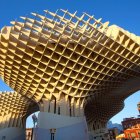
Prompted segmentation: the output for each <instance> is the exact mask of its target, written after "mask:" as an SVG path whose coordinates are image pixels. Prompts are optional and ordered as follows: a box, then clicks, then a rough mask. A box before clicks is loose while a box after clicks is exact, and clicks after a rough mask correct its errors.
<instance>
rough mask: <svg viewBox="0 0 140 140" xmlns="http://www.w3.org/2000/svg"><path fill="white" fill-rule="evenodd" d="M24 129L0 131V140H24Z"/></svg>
mask: <svg viewBox="0 0 140 140" xmlns="http://www.w3.org/2000/svg"><path fill="white" fill-rule="evenodd" d="M25 139H26V138H25V129H23V128H16V127H9V128H3V129H0V140H25Z"/></svg>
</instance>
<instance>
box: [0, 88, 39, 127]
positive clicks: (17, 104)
mask: <svg viewBox="0 0 140 140" xmlns="http://www.w3.org/2000/svg"><path fill="white" fill-rule="evenodd" d="M35 111H38V106H37V104H35V103H34V102H33V101H31V100H29V99H27V98H26V97H23V96H22V95H20V94H17V93H16V92H11V91H10V92H7V91H5V92H0V129H2V128H8V127H20V128H24V127H25V126H26V118H27V117H28V116H29V115H30V114H31V113H33V112H35Z"/></svg>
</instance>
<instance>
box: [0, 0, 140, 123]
mask: <svg viewBox="0 0 140 140" xmlns="http://www.w3.org/2000/svg"><path fill="white" fill-rule="evenodd" d="M47 9H48V10H50V11H56V10H57V9H68V10H69V11H70V12H74V11H78V13H79V14H81V13H82V12H87V13H89V14H91V15H94V16H95V17H96V18H100V17H102V18H103V22H105V21H110V24H116V25H118V26H120V27H123V28H124V29H126V30H129V31H130V32H133V33H135V34H136V35H140V0H3V1H1V2H0V28H2V27H3V26H5V25H10V21H13V20H18V19H19V16H29V14H30V12H37V13H40V14H43V10H47ZM0 90H2V91H3V90H9V89H8V88H7V87H5V86H4V85H3V83H2V82H1V81H0ZM139 101H140V92H137V93H135V94H134V95H132V96H131V97H129V98H128V99H126V101H125V104H126V106H125V109H124V110H123V111H121V112H120V113H119V114H118V115H117V116H115V117H113V118H112V121H113V122H121V120H122V118H124V117H130V116H136V115H137V114H138V111H137V103H138V102H139ZM27 124H28V126H31V122H30V121H29V120H28V123H27Z"/></svg>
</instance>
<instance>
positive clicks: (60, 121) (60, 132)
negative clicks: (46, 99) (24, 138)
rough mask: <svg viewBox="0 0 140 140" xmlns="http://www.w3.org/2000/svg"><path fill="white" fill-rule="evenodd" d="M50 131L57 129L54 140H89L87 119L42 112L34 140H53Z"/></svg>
mask: <svg viewBox="0 0 140 140" xmlns="http://www.w3.org/2000/svg"><path fill="white" fill-rule="evenodd" d="M50 129H56V132H55V134H54V140H88V130H87V124H86V120H85V117H69V116H62V115H57V114H53V113H47V112H40V113H39V115H38V127H37V128H36V129H35V130H34V140H40V139H41V140H47V139H48V140H51V131H50Z"/></svg>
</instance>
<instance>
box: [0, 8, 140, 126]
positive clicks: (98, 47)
mask: <svg viewBox="0 0 140 140" xmlns="http://www.w3.org/2000/svg"><path fill="white" fill-rule="evenodd" d="M45 13H46V15H45V16H42V15H39V14H36V13H32V15H33V18H28V17H21V18H22V19H23V20H24V21H23V22H18V21H14V22H11V23H12V24H13V26H11V27H4V28H3V29H2V30H1V35H0V59H1V62H0V75H1V76H2V79H3V80H4V81H5V82H6V83H7V84H8V85H9V86H10V87H12V88H13V89H14V90H15V91H16V92H18V93H20V94H22V95H25V96H27V97H28V98H31V99H33V100H34V101H36V102H42V101H43V100H48V101H51V100H54V99H55V101H56V100H57V101H59V100H61V99H62V98H64V99H67V101H69V107H70V105H71V104H74V107H75V108H84V109H86V110H85V115H86V117H87V121H88V122H89V124H92V123H94V117H93V116H97V117H95V118H96V119H97V121H99V122H106V121H107V120H108V119H109V117H110V116H112V115H114V114H115V113H117V112H118V111H119V110H120V109H122V107H123V101H124V99H125V98H126V97H127V96H129V95H130V94H132V93H131V91H132V90H131V91H128V92H127V90H128V89H127V85H128V84H129V82H130V83H131V82H132V79H133V80H135V79H137V78H139V76H140V38H139V37H138V36H136V35H134V34H131V33H129V32H127V31H125V30H123V29H122V28H120V27H118V26H116V25H112V26H109V22H105V23H102V22H101V19H95V18H94V17H93V16H90V15H88V14H86V13H84V14H83V15H81V16H79V17H78V16H77V14H76V12H75V13H73V14H72V13H69V12H68V11H65V10H58V11H57V12H56V13H53V12H50V11H45ZM127 82H128V83H127ZM131 85H132V84H130V87H131ZM132 87H133V89H134V85H133V86H132ZM123 89H126V91H125V90H123ZM135 89H136V88H135ZM137 89H138V88H137ZM123 91H124V93H123ZM119 93H120V94H119ZM55 106H56V102H55ZM96 106H97V107H96ZM102 106H104V107H102ZM105 106H106V107H107V108H106V109H105ZM110 106H112V107H110ZM90 107H91V108H90ZM92 107H93V108H95V109H94V110H93V113H90V112H91V110H92ZM89 108H90V109H89ZM89 110H90V112H89ZM99 110H100V111H101V112H102V115H100V113H98V112H99ZM106 114H107V115H106ZM103 124H104V123H103ZM96 128H97V127H96Z"/></svg>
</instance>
